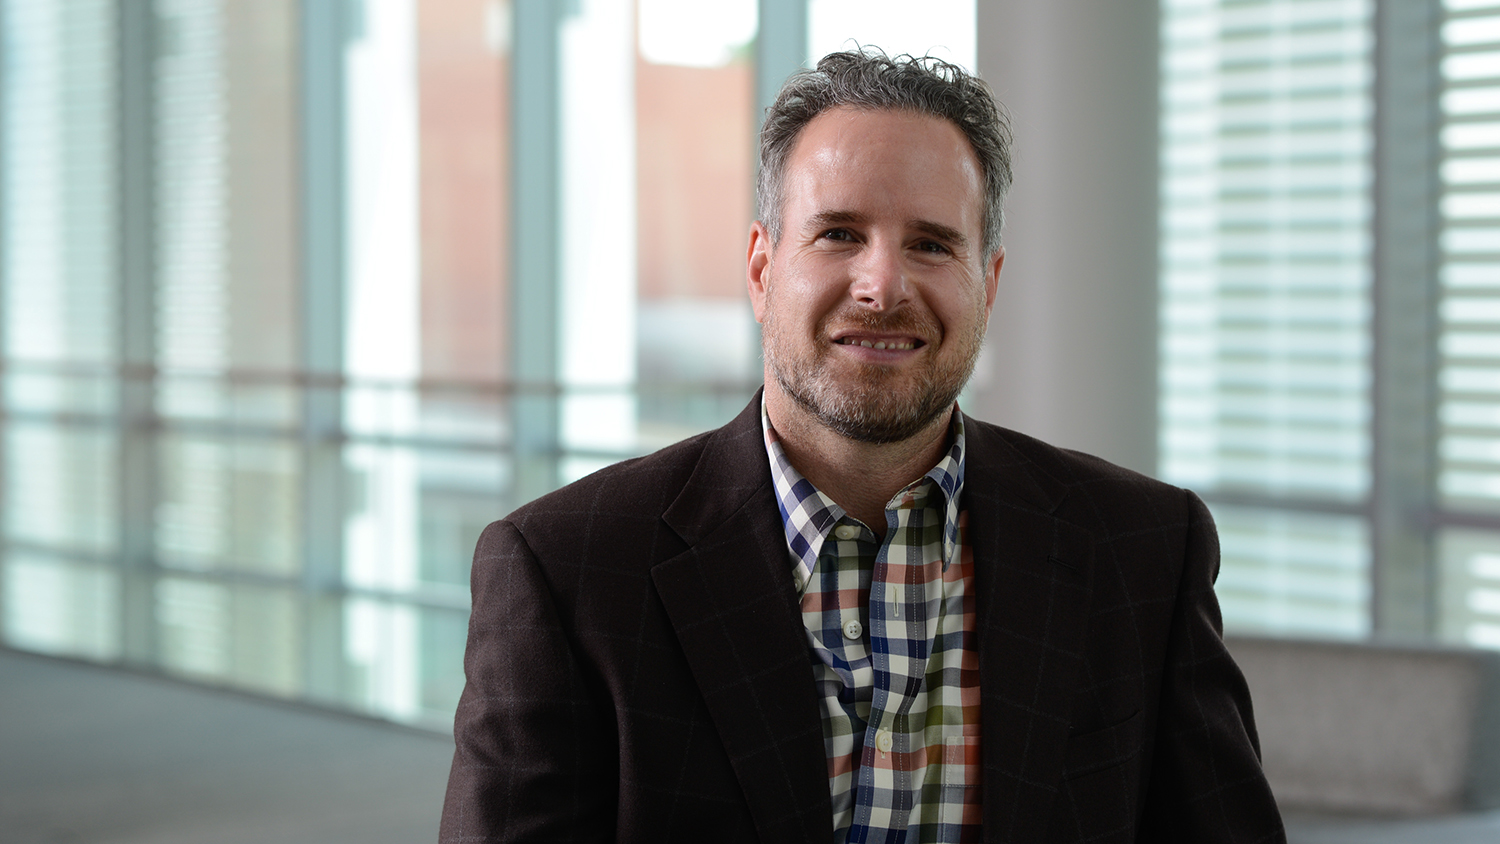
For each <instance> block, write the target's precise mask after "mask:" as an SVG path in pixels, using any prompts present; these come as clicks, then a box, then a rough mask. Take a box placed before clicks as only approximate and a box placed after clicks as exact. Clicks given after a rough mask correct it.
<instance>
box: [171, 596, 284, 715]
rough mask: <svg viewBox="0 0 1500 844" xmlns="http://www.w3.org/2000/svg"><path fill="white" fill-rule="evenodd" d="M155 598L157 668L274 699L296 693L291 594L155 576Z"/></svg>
mask: <svg viewBox="0 0 1500 844" xmlns="http://www.w3.org/2000/svg"><path fill="white" fill-rule="evenodd" d="M155 597H156V602H155V616H156V622H157V640H158V648H159V659H160V662H161V666H162V667H163V668H165V669H167V670H169V671H173V672H176V673H181V674H186V675H188V676H190V677H193V678H196V679H203V680H208V681H211V682H215V683H224V684H227V685H233V686H239V687H242V688H247V689H251V690H253V691H257V692H262V693H268V694H275V695H279V696H291V695H294V694H296V693H297V692H298V691H299V690H300V688H301V666H302V650H303V648H304V642H303V637H302V633H301V624H300V613H299V610H298V608H299V606H300V600H299V598H298V596H297V594H296V593H295V592H291V591H289V590H282V589H268V588H263V587H258V586H240V585H229V584H223V583H212V582H206V581H197V580H186V579H181V578H162V579H161V580H160V581H158V582H157V584H156V596H155Z"/></svg>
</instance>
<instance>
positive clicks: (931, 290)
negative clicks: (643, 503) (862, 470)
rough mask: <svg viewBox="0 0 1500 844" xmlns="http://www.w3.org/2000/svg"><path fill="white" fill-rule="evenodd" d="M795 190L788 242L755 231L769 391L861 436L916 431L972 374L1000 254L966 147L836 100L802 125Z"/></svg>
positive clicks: (931, 120) (755, 289) (785, 216)
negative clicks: (986, 249) (989, 241)
mask: <svg viewBox="0 0 1500 844" xmlns="http://www.w3.org/2000/svg"><path fill="white" fill-rule="evenodd" d="M783 196H784V197H785V199H784V206H783V208H782V231H781V240H780V242H778V243H776V244H772V243H771V242H770V237H769V234H768V233H767V231H766V230H765V228H764V226H762V225H761V224H760V223H756V224H755V225H754V226H753V227H752V228H751V232H750V249H749V259H748V276H749V288H750V299H751V302H752V304H753V305H754V307H755V318H756V320H757V321H759V322H760V323H761V324H762V325H763V326H764V332H763V334H764V346H765V357H766V370H767V389H768V390H772V389H779V390H781V391H782V392H783V393H785V394H786V396H787V397H788V398H790V399H791V400H792V401H793V402H794V403H795V404H796V405H797V407H799V408H801V410H803V411H805V412H806V413H808V414H810V415H811V416H812V417H813V418H815V419H816V420H817V421H818V422H820V423H821V424H823V425H824V426H826V427H828V428H830V429H831V430H833V431H836V432H837V433H839V434H842V435H843V436H845V437H848V438H850V439H854V440H859V441H863V442H874V443H884V442H896V441H899V440H904V439H908V438H910V437H912V436H915V435H916V434H918V433H919V432H921V431H922V430H923V429H924V428H925V427H926V426H927V425H929V424H930V423H932V422H933V421H934V420H936V419H938V418H940V417H942V416H943V415H944V414H945V413H946V412H947V411H948V410H949V408H951V407H952V405H953V402H954V400H955V399H956V398H957V397H958V393H959V390H961V389H962V388H963V385H964V383H965V382H966V381H967V380H968V378H969V374H970V373H971V372H972V371H973V369H974V361H975V360H976V358H977V357H978V354H979V346H980V343H981V341H982V340H983V339H984V329H985V326H986V325H987V324H988V322H989V315H990V309H991V308H992V307H993V305H994V301H995V288H996V284H997V281H998V277H999V273H1000V265H1001V263H1002V261H1003V259H1004V251H1003V250H997V251H996V253H995V254H994V255H991V256H986V255H984V254H983V198H984V175H983V171H982V170H981V168H980V165H979V162H978V160H977V159H976V158H975V156H974V153H973V150H972V149H971V147H970V146H969V142H968V140H967V139H966V138H965V137H964V135H963V133H962V132H961V131H960V130H959V129H958V127H956V126H954V125H953V124H952V123H950V122H948V121H946V120H942V119H940V118H935V117H930V116H926V115H917V114H912V113H909V112H901V111H886V110H879V111H859V110H855V109H849V108H838V109H831V110H829V111H826V112H824V113H822V114H820V115H818V116H817V117H816V118H814V119H813V120H812V121H811V122H810V123H808V124H807V126H805V127H804V128H803V130H802V133H801V135H800V136H799V138H798V140H797V143H796V146H795V147H794V148H793V149H792V152H791V155H790V156H789V157H788V161H787V169H786V179H785V187H784V191H783ZM773 381H774V383H773Z"/></svg>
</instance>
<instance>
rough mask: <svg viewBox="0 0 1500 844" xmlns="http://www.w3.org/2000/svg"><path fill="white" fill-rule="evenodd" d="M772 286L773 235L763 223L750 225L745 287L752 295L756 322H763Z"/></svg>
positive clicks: (751, 300)
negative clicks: (767, 298) (768, 293)
mask: <svg viewBox="0 0 1500 844" xmlns="http://www.w3.org/2000/svg"><path fill="white" fill-rule="evenodd" d="M770 284H771V234H770V232H767V231H766V227H765V225H764V224H762V223H761V221H759V220H756V221H755V222H754V223H751V224H750V246H749V249H748V250H747V251H746V253H745V286H746V288H747V289H748V290H749V293H750V307H752V308H753V309H754V310H755V321H756V322H763V321H764V320H765V314H766V294H767V292H768V291H769V290H770Z"/></svg>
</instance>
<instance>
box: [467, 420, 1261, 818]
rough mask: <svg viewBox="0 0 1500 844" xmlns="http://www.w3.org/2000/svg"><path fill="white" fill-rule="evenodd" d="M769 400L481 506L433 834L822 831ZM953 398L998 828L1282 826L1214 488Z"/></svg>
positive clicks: (816, 733)
mask: <svg viewBox="0 0 1500 844" xmlns="http://www.w3.org/2000/svg"><path fill="white" fill-rule="evenodd" d="M759 413H760V399H759V397H757V398H756V399H755V400H754V401H752V402H751V404H750V405H749V406H748V407H747V408H746V410H745V411H744V412H743V413H741V414H740V416H739V417H738V418H736V419H735V420H734V421H733V422H731V423H730V424H728V425H726V426H725V427H724V428H721V429H719V430H716V431H712V432H709V433H706V434H702V435H700V436H697V437H694V438H692V439H690V440H686V441H684V442H682V443H678V444H677V445H674V446H671V447H669V448H667V449H665V450H663V451H661V452H658V453H656V454H654V455H651V456H648V457H644V458H640V459H637V460H631V461H626V462H624V463H621V464H617V465H616V466H613V467H610V468H608V469H605V470H603V471H602V472H599V473H596V474H594V475H591V476H589V477H588V478H585V479H583V480H581V481H579V482H577V483H575V484H572V485H570V486H568V487H565V488H564V489H562V490H559V491H557V492H555V493H552V494H550V495H548V496H544V497H542V498H540V499H538V500H537V501H535V502H532V503H531V504H528V505H526V506H524V507H522V508H521V509H519V510H517V511H516V512H515V513H512V514H511V515H510V516H509V517H507V518H505V519H503V520H501V521H498V522H496V523H494V524H492V525H490V527H489V528H488V529H487V530H486V531H485V533H484V535H483V536H482V537H481V539H480V542H479V546H478V548H477V550H476V552H475V558H474V570H473V601H474V605H473V606H474V608H473V615H472V619H471V622H470V630H469V641H468V650H467V653H466V655H465V670H466V674H467V684H466V687H465V689H464V692H463V697H462V699H461V701H460V703H459V707H458V713H457V717H456V721H455V726H454V733H455V739H456V750H455V754H454V761H453V769H452V773H451V775H450V779H449V783H448V793H447V799H446V802H445V804H444V807H443V817H442V830H441V840H442V841H444V842H490V841H504V842H520V841H537V842H568V841H590V842H611V841H619V842H653V844H655V842H678V841H680V842H701V841H715V842H751V841H759V842H765V844H783V842H818V843H819V844H829V842H832V840H833V831H832V822H831V804H830V799H829V790H828V780H827V766H826V760H825V758H824V754H823V739H822V730H821V727H820V722H819V709H818V701H817V692H816V688H815V686H814V683H813V672H812V668H811V663H810V659H811V657H810V656H809V653H808V648H807V643H806V639H805V634H804V630H803V625H802V621H801V619H800V617H799V615H798V603H797V597H796V594H795V590H794V587H793V584H792V578H791V577H790V576H789V575H788V572H787V564H786V560H787V557H786V540H785V535H784V533H783V530H782V525H781V522H780V518H779V516H778V514H777V511H776V503H775V500H774V494H773V491H772V484H771V477H770V470H769V468H768V466H767V462H766V456H765V446H764V444H763V439H762V432H761V426H760V416H759ZM964 425H965V430H966V432H967V436H968V449H969V453H968V458H967V459H968V468H967V480H966V483H965V488H964V492H963V495H964V507H965V509H966V510H967V511H968V513H969V528H968V534H967V536H968V538H967V540H966V541H968V542H972V544H973V546H974V561H975V562H974V567H975V574H974V579H975V589H976V591H977V592H978V597H977V609H976V611H977V613H978V619H977V624H978V637H979V654H980V671H981V683H980V688H981V695H982V696H981V721H982V746H981V753H980V756H981V758H980V764H981V765H982V768H983V772H982V777H981V779H982V782H983V794H984V806H983V816H984V838H985V840H986V841H992V842H1018V843H1019V842H1025V844H1037V842H1083V841H1089V842H1095V844H1101V843H1102V842H1184V844H1189V843H1190V844H1206V843H1207V842H1281V841H1284V840H1285V835H1284V833H1283V832H1282V827H1281V821H1280V818H1279V815H1278V814H1277V810H1276V806H1275V803H1274V800H1273V799H1272V796H1271V793H1270V790H1269V788H1268V787H1267V785H1266V781H1265V778H1264V776H1263V775H1262V773H1261V769H1260V763H1259V758H1258V757H1259V751H1258V749H1257V739H1256V734H1255V727H1254V724H1253V721H1252V719H1251V714H1250V700H1249V693H1248V691H1247V689H1246V686H1245V683H1244V680H1243V678H1242V676H1241V675H1240V672H1239V670H1238V669H1237V668H1236V667H1235V665H1234V663H1233V662H1232V660H1231V659H1230V657H1229V654H1228V653H1227V652H1226V651H1225V648H1224V644H1223V642H1222V640H1221V638H1220V631H1219V628H1220V617H1219V610H1218V605H1217V603H1216V601H1215V599H1214V596H1213V591H1212V582H1213V579H1214V577H1215V575H1216V573H1217V568H1218V547H1217V539H1216V536H1215V533H1214V529H1213V524H1212V521H1211V520H1210V517H1209V515H1208V512H1207V510H1206V509H1205V508H1204V506H1203V504H1202V503H1201V502H1200V501H1198V499H1197V498H1196V497H1195V496H1193V495H1192V494H1191V493H1189V492H1186V491H1184V490H1180V489H1176V488H1174V487H1170V486H1167V485H1165V484H1162V483H1160V482H1158V481H1154V480H1151V479H1149V478H1146V477H1144V476H1141V475H1138V474H1135V473H1132V472H1129V471H1127V470H1124V469H1121V468H1118V467H1115V466H1112V465H1110V464H1108V463H1105V462H1104V461H1101V460H1098V459H1097V458H1093V457H1089V456H1086V455H1081V454H1077V453H1074V452H1068V451H1064V450H1061V449H1057V448H1054V447H1052V446H1048V445H1046V444H1044V443H1041V442H1038V441H1036V440H1033V439H1031V438H1029V437H1025V436H1023V435H1021V434H1017V433H1014V432H1010V431H1006V430H1004V429H1001V428H997V427H995V426H992V425H987V424H984V423H981V422H978V421H976V420H974V419H972V418H968V417H966V418H965V421H964Z"/></svg>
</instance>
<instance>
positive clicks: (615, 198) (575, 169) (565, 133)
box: [556, 0, 639, 480]
mask: <svg viewBox="0 0 1500 844" xmlns="http://www.w3.org/2000/svg"><path fill="white" fill-rule="evenodd" d="M633 6H634V4H633V3H621V2H618V0H580V2H578V3H574V4H572V8H571V9H570V14H569V15H568V16H567V17H566V18H565V19H564V20H563V23H562V27H561V32H560V33H559V49H560V50H561V53H562V56H561V59H560V65H561V68H562V73H561V80H560V83H561V84H560V86H559V89H560V92H559V96H560V100H561V102H560V103H559V108H560V111H561V114H560V118H559V120H560V124H561V134H562V137H561V143H560V149H559V154H560V160H561V167H562V174H561V182H562V189H561V197H560V198H561V212H560V214H561V225H560V231H561V237H560V240H561V242H560V243H558V244H556V248H557V249H558V261H559V265H560V267H561V275H562V279H561V282H562V283H561V305H560V308H559V313H560V316H559V323H560V324H559V325H558V326H557V330H558V350H559V354H560V361H559V369H560V380H561V381H562V386H563V388H564V390H565V394H564V396H563V401H562V423H561V432H560V433H561V440H562V447H563V449H564V450H577V451H585V452H593V453H595V454H601V453H602V454H603V455H604V457H603V460H604V461H609V460H612V459H618V457H623V456H625V455H628V454H630V453H632V452H633V451H635V450H636V441H637V413H638V411H637V397H636V394H635V390H634V387H635V382H636V379H637V363H636V362H637V357H638V354H637V342H638V340H637V313H638V311H637V307H636V303H637V296H638V289H639V285H638V281H637V275H638V268H639V263H638V262H639V253H638V251H637V243H638V240H637V227H636V202H637V192H636V186H637V181H638V180H637V175H636V146H637V143H638V140H637V135H636V113H635V111H636V110H635V70H636V63H637V60H636V52H637V50H636V45H635V36H634V32H635V27H634V26H633V20H634V18H635V10H634V8H633ZM589 456H593V455H589ZM568 479H569V477H567V476H565V477H564V480H568Z"/></svg>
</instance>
